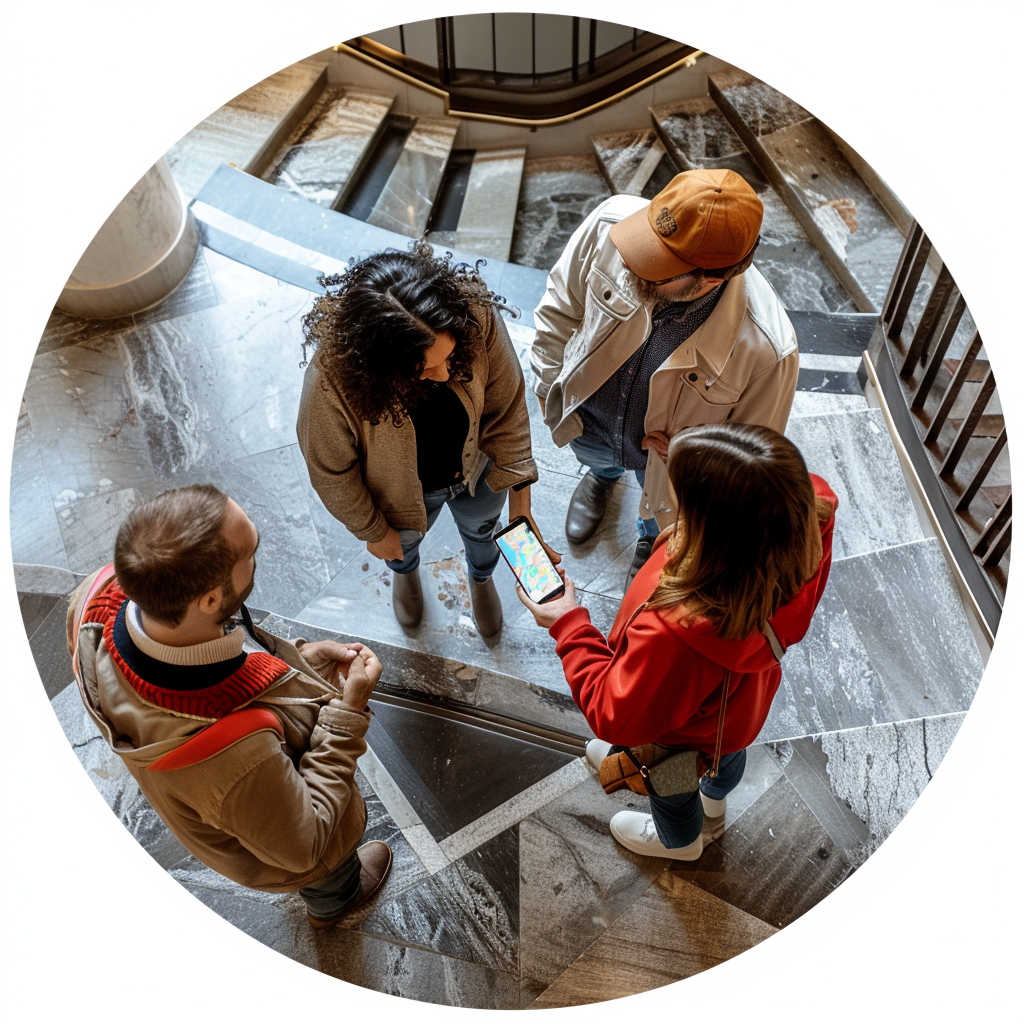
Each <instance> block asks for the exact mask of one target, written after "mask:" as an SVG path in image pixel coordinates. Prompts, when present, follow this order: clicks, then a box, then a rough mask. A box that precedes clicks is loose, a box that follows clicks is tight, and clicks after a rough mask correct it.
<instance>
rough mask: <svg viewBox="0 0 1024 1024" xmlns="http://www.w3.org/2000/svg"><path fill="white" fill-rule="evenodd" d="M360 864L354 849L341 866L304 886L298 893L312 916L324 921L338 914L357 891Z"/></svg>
mask: <svg viewBox="0 0 1024 1024" xmlns="http://www.w3.org/2000/svg"><path fill="white" fill-rule="evenodd" d="M360 868H361V864H360V862H359V857H358V856H357V855H356V853H355V851H354V850H353V851H352V855H351V856H350V857H349V858H348V860H346V861H345V862H344V863H343V864H342V865H341V867H339V868H337V869H336V870H335V871H332V872H331V873H330V874H329V875H328V876H327V877H326V878H323V879H321V880H320V881H319V882H316V883H315V884H314V885H307V886H304V887H303V888H302V889H300V890H299V895H300V896H301V897H302V900H303V902H304V903H305V904H306V909H307V910H308V911H309V912H310V914H312V916H313V917H317V918H320V920H322V921H326V920H328V919H329V918H332V917H334V916H335V915H336V914H340V913H341V912H342V911H343V910H344V909H345V907H346V906H347V905H348V904H349V903H351V901H352V900H353V898H354V897H355V895H356V894H357V893H358V892H359V872H360Z"/></svg>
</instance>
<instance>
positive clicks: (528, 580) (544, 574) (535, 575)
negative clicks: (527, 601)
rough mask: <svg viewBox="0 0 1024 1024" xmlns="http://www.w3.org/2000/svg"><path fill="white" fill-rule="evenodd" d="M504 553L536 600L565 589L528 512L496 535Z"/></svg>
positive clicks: (541, 600) (521, 581) (543, 599)
mask: <svg viewBox="0 0 1024 1024" xmlns="http://www.w3.org/2000/svg"><path fill="white" fill-rule="evenodd" d="M494 543H495V544H497V545H498V550H499V551H500V552H501V554H502V557H503V558H504V559H505V561H506V562H507V563H508V564H509V567H510V568H511V569H512V571H513V572H514V573H515V575H516V579H518V580H519V583H520V585H521V586H522V588H523V590H525V591H526V593H527V594H528V595H529V596H530V598H531V599H532V600H533V601H536V602H537V603H538V604H543V603H544V602H545V601H553V600H554V599H555V598H557V597H561V596H562V594H564V593H565V584H564V583H563V582H562V577H561V576H560V575H559V574H558V570H557V569H556V568H555V566H554V563H552V561H551V559H550V558H548V555H547V552H546V551H545V550H544V545H543V544H541V542H540V538H539V537H538V536H537V534H536V533H534V532H533V527H532V526H531V525H530V520H529V519H527V518H526V516H517V517H516V518H515V519H513V520H512V522H510V523H509V524H508V526H506V527H505V528H504V529H503V530H501V531H499V532H498V534H497V535H496V536H495V538H494Z"/></svg>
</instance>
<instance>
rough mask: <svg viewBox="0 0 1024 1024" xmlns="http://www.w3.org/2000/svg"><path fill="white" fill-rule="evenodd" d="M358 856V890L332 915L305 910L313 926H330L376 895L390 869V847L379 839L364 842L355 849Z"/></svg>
mask: <svg viewBox="0 0 1024 1024" xmlns="http://www.w3.org/2000/svg"><path fill="white" fill-rule="evenodd" d="M356 856H357V857H358V858H359V864H360V869H359V891H358V892H357V893H356V894H355V896H353V897H352V900H351V901H350V902H349V904H348V906H346V907H345V909H344V910H342V911H341V912H340V913H337V914H335V915H334V917H313V915H312V914H310V913H309V911H308V910H307V911H306V917H307V918H308V919H309V923H310V924H311V925H312V926H313V927H314V928H330V927H331V925H333V924H337V923H338V922H339V921H340V920H341V919H342V918H343V917H344V916H345V915H346V914H351V913H352V911H354V910H356V909H357V908H358V907H361V906H362V905H363V904H364V903H366V901H367V900H369V899H371V898H372V897H373V896H376V895H377V891H378V890H379V889H380V887H381V886H382V885H383V884H384V879H386V878H387V877H388V872H389V871H390V870H391V847H390V846H388V844H387V843H382V842H381V841H380V840H379V839H373V840H371V841H370V842H368V843H364V844H363V845H362V846H360V847H359V849H358V850H356Z"/></svg>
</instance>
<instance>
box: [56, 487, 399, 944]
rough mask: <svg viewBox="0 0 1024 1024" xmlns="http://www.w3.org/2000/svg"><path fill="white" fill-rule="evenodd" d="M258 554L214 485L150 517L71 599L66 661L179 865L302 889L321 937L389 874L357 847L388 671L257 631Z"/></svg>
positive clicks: (378, 847) (381, 854) (241, 519)
mask: <svg viewBox="0 0 1024 1024" xmlns="http://www.w3.org/2000/svg"><path fill="white" fill-rule="evenodd" d="M258 546H259V533H258V531H257V529H256V527H255V526H254V525H253V524H252V522H251V521H250V520H249V519H248V517H247V516H246V515H245V513H244V512H243V511H242V510H241V508H239V506H238V505H237V504H236V503H235V502H234V501H232V500H231V499H230V498H228V497H227V495H225V494H223V493H222V492H220V491H219V490H217V488H215V487H212V486H209V485H203V486H191V487H181V488H178V489H176V490H172V491H166V492H165V493H163V494H161V495H159V496H158V497H156V498H153V499H152V500H151V501H147V502H145V503H144V504H142V505H140V506H138V507H137V508H135V509H133V510H132V512H131V513H129V515H128V517H127V518H126V519H125V521H124V523H123V524H122V525H121V528H120V530H119V531H118V535H117V541H116V544H115V548H114V563H113V565H111V566H107V567H106V568H105V569H100V570H98V571H97V572H96V573H93V575H92V576H90V577H89V578H88V579H86V580H85V581H84V582H83V583H82V585H81V586H80V587H79V588H78V589H77V590H76V591H75V593H74V594H73V595H72V598H71V606H70V608H69V610H68V647H69V649H70V650H71V651H72V664H73V666H74V671H75V677H76V679H77V680H78V686H79V690H80V692H81V694H82V700H83V701H84V703H85V706H86V709H87V710H88V712H89V714H90V715H91V717H92V718H93V720H94V721H95V722H96V724H97V726H98V727H99V729H100V732H101V733H102V734H103V737H104V739H105V740H106V741H107V743H108V744H109V745H110V748H111V749H112V750H113V751H114V753H116V754H118V755H119V756H120V757H121V758H122V759H123V760H124V762H125V765H126V767H127V768H128V770H129V771H130V772H131V774H132V776H133V777H134V778H135V780H136V781H137V782H138V784H139V788H140V789H141V790H142V792H143V794H144V795H145V796H146V798H147V799H148V800H149V802H150V803H151V804H152V805H153V808H154V809H155V810H156V812H157V813H158V814H159V815H160V817H161V818H162V819H163V820H164V822H165V823H166V824H167V826H168V828H170V830H171V831H172V832H173V833H174V835H175V836H177V837H178V839H179V840H181V842H182V843H183V844H184V846H185V847H186V848H187V849H188V851H189V852H190V853H191V854H192V855H193V856H194V857H196V859H198V860H200V861H202V862H203V863H204V864H206V865H207V866H208V867H210V868H212V869H213V870H214V871H217V872H219V873H220V874H222V875H224V876H226V877H227V878H230V879H231V880H232V881H234V882H237V883H239V884H240V885H244V886H248V887H249V888H252V889H261V890H263V891H265V892H294V891H296V890H297V891H298V893H299V895H300V896H301V897H302V899H303V900H304V901H305V904H306V909H307V912H308V917H309V921H310V924H312V925H313V927H315V928H326V927H329V926H330V925H332V924H334V923H335V922H336V921H337V920H339V919H340V918H341V917H342V916H343V915H344V914H346V913H347V912H349V911H350V910H353V909H354V908H355V907H357V906H359V905H360V904H362V903H365V902H366V901H367V900H368V899H370V897H372V896H373V895H374V894H375V893H376V892H377V891H378V890H379V889H380V887H381V885H382V884H383V883H384V879H385V877H386V876H387V873H388V870H389V868H390V866H391V851H390V849H389V848H388V846H387V844H386V843H382V842H376V841H375V842H370V843H366V844H365V845H364V846H361V847H359V849H356V846H357V844H358V843H359V841H360V839H361V838H362V835H363V830H364V829H365V827H366V807H365V805H364V803H363V800H362V797H361V796H360V794H359V789H358V787H357V785H356V780H355V771H356V760H357V759H358V758H359V756H360V755H361V754H362V753H363V752H364V751H365V750H366V741H365V739H364V736H365V734H366V729H367V727H368V725H369V721H370V717H369V716H370V710H369V708H368V706H367V701H368V700H369V697H370V693H371V692H372V690H373V687H374V685H375V684H376V682H377V680H378V679H379V678H380V674H381V664H380V662H379V661H378V660H377V657H376V656H375V655H374V654H373V652H372V651H371V650H370V649H369V648H368V647H365V646H363V645H362V644H339V643H336V642H334V641H332V640H322V641H318V642H315V643H306V644H302V646H301V650H300V649H299V648H298V647H296V646H293V645H292V644H290V643H288V642H287V641H285V640H283V639H281V638H279V637H275V636H273V635H272V634H270V633H267V632H265V631H264V630H260V629H258V628H256V627H255V626H253V625H252V620H251V618H250V617H249V613H248V611H247V610H246V609H245V607H244V605H243V603H242V602H243V601H244V600H245V598H246V597H248V595H249V593H250V592H251V591H252V588H253V581H254V576H255V570H256V548H257V547H258ZM238 612H241V615H242V619H243V620H244V623H245V625H244V626H242V625H240V624H235V622H234V621H233V617H234V616H235V614H236V613H238ZM300 643H301V642H300Z"/></svg>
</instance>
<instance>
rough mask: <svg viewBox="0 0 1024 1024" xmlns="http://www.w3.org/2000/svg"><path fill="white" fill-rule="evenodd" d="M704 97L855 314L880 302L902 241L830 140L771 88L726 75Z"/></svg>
mask: <svg viewBox="0 0 1024 1024" xmlns="http://www.w3.org/2000/svg"><path fill="white" fill-rule="evenodd" d="M708 91H709V93H710V95H711V97H712V98H713V99H714V100H715V102H716V103H717V104H718V106H719V108H720V109H721V111H722V113H723V114H724V115H725V117H726V118H727V119H728V121H729V123H730V125H731V126H732V128H733V130H734V131H735V132H736V134H737V135H738V136H739V137H740V138H741V139H742V141H743V143H744V145H745V146H746V147H747V149H748V150H749V152H750V153H751V155H752V156H753V157H754V159H755V160H756V161H757V163H758V166H759V167H760V169H761V171H762V173H763V174H764V176H765V177H766V178H767V179H768V180H769V182H770V183H771V184H772V186H773V187H774V188H775V190H776V191H777V192H778V193H779V194H780V196H781V197H782V198H783V199H784V200H785V202H786V204H787V205H788V206H789V208H790V210H791V211H792V213H793V215H794V216H795V217H796V218H797V220H799V221H800V223H801V225H802V226H803V228H804V230H805V231H806V232H807V235H808V237H809V238H810V239H812V240H813V242H814V243H815V245H816V246H817V247H818V249H819V251H820V252H821V253H822V256H823V257H824V258H825V260H826V261H827V262H828V264H829V266H830V267H831V268H832V270H833V271H834V272H835V274H836V276H837V277H838V278H839V280H840V281H841V282H842V284H843V286H844V287H845V288H846V290H847V291H848V292H849V293H850V295H851V296H852V297H853V299H854V302H855V303H856V305H857V308H858V309H859V310H860V311H861V312H865V313H870V312H874V311H876V310H877V309H879V308H880V307H881V305H882V303H883V302H884V300H885V295H886V292H887V291H888V288H889V284H890V282H891V280H892V275H893V272H894V271H895V268H896V263H897V261H898V259H899V255H900V252H901V250H902V248H903V235H902V233H901V232H900V229H899V228H898V227H897V226H896V224H895V223H894V222H893V220H892V217H891V216H890V215H889V212H888V211H887V210H886V208H885V206H884V205H883V204H882V203H881V202H880V201H879V200H878V198H877V197H876V196H875V195H874V193H873V192H872V191H871V189H870V188H869V187H868V185H867V184H865V182H864V180H863V179H862V178H861V177H860V175H859V174H858V173H857V171H856V170H855V169H854V167H853V164H852V163H851V162H850V160H848V159H847V157H846V155H845V154H844V153H843V151H842V149H840V147H839V145H838V144H837V142H836V138H835V136H834V135H832V133H831V132H829V131H828V129H827V128H826V127H825V126H824V125H823V124H821V123H820V122H819V121H817V120H816V119H815V118H814V117H813V116H812V115H811V114H809V113H808V112H807V111H806V110H804V109H803V107H801V106H799V105H798V104H796V103H794V102H793V101H792V100H791V99H789V98H788V97H786V96H784V95H783V94H782V93H779V92H777V91H776V90H774V89H773V88H772V87H771V86H769V85H767V84H765V83H764V82H761V81H759V80H758V79H756V78H754V77H752V76H751V75H748V74H746V73H745V72H741V71H736V70H730V71H724V72H715V73H714V74H712V75H711V76H709V78H708Z"/></svg>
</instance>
